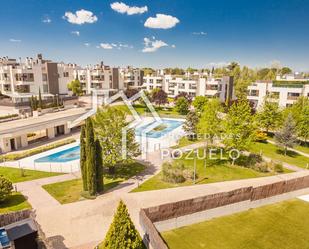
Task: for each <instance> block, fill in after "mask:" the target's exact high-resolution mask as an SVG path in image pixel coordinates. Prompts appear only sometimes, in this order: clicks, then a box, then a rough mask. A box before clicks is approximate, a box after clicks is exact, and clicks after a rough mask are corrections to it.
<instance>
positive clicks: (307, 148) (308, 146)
mask: <svg viewBox="0 0 309 249" xmlns="http://www.w3.org/2000/svg"><path fill="white" fill-rule="evenodd" d="M267 139H268V140H271V141H274V142H275V139H274V134H269V136H267ZM294 149H295V150H299V151H301V152H304V153H307V154H309V142H307V143H305V142H299V144H298V145H296V146H295V147H294Z"/></svg>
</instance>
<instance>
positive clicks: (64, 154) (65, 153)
mask: <svg viewBox="0 0 309 249" xmlns="http://www.w3.org/2000/svg"><path fill="white" fill-rule="evenodd" d="M79 158H80V146H79V145H78V146H75V147H72V148H70V149H66V150H62V151H59V152H57V153H54V154H51V155H49V156H45V157H41V158H38V159H36V160H34V161H35V162H36V163H65V162H69V161H73V160H77V159H79Z"/></svg>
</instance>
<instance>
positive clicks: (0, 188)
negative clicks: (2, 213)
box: [0, 175, 13, 202]
mask: <svg viewBox="0 0 309 249" xmlns="http://www.w3.org/2000/svg"><path fill="white" fill-rule="evenodd" d="M12 190H13V184H12V182H11V181H10V180H8V179H6V178H5V177H3V176H2V175H0V202H3V201H5V199H6V198H7V197H8V196H9V195H10V194H11V193H12Z"/></svg>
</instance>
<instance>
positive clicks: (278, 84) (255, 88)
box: [247, 79, 309, 109]
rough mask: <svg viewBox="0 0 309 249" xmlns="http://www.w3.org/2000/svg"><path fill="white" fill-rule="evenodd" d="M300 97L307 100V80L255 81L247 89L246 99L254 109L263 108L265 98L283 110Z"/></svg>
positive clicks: (308, 90) (308, 88)
mask: <svg viewBox="0 0 309 249" xmlns="http://www.w3.org/2000/svg"><path fill="white" fill-rule="evenodd" d="M301 96H304V97H308V98H309V80H304V79H302V80H299V81H296V80H289V81H287V80H276V81H273V82H272V81H257V82H254V83H252V84H251V85H250V86H249V87H248V95H247V99H248V100H249V101H250V102H252V103H253V104H254V107H255V108H256V109H259V108H261V107H262V106H263V103H264V101H265V99H266V98H267V100H268V101H272V102H276V103H278V106H279V107H282V108H285V107H289V106H291V105H293V104H294V103H295V102H296V101H297V99H298V98H299V97H301Z"/></svg>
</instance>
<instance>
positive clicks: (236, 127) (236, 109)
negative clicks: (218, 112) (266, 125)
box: [223, 100, 256, 151]
mask: <svg viewBox="0 0 309 249" xmlns="http://www.w3.org/2000/svg"><path fill="white" fill-rule="evenodd" d="M253 120H254V116H252V115H251V107H250V105H249V102H248V101H247V100H240V101H238V102H234V103H233V105H232V106H231V107H230V109H229V111H228V113H227V115H226V117H225V121H224V131H225V139H224V140H223V142H224V144H225V145H226V147H227V149H237V150H239V151H244V150H246V149H248V147H249V146H250V145H251V143H252V141H253V140H254V137H255V134H256V129H255V124H254V122H253Z"/></svg>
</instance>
